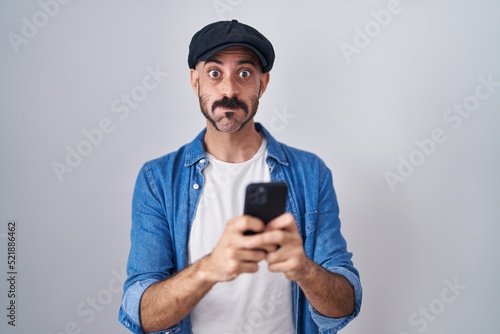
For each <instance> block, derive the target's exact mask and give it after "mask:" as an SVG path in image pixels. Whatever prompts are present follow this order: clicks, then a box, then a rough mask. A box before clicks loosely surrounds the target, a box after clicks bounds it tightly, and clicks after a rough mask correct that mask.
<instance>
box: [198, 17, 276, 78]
mask: <svg viewBox="0 0 500 334" xmlns="http://www.w3.org/2000/svg"><path fill="white" fill-rule="evenodd" d="M231 46H242V47H245V48H248V49H250V50H252V51H253V52H254V53H255V54H256V55H257V57H258V58H259V60H260V64H261V65H262V72H264V73H266V72H269V71H270V70H271V68H272V67H273V63H274V49H273V45H272V44H271V42H269V40H268V39H267V38H266V37H265V36H264V35H262V34H261V33H260V32H258V31H257V30H256V29H254V28H252V27H250V26H248V25H246V24H243V23H240V22H238V21H237V20H232V21H219V22H215V23H211V24H209V25H207V26H206V27H204V28H203V29H201V30H200V31H198V32H197V33H196V34H194V36H193V38H192V39H191V43H190V44H189V55H188V65H189V68H195V66H196V63H197V62H199V61H203V60H207V59H208V58H210V57H211V56H213V55H214V54H216V53H217V52H219V51H222V50H224V49H226V48H228V47H231Z"/></svg>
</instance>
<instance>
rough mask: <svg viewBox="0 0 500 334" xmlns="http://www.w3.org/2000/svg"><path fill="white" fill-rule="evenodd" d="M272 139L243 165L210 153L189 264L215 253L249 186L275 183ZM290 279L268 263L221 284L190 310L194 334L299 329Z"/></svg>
mask: <svg viewBox="0 0 500 334" xmlns="http://www.w3.org/2000/svg"><path fill="white" fill-rule="evenodd" d="M266 147H267V143H266V141H265V139H263V140H262V145H261V146H260V148H259V150H258V151H257V153H256V154H255V155H254V156H253V157H252V158H251V159H250V160H248V161H245V162H242V163H227V162H223V161H219V160H217V159H216V158H215V157H213V156H211V155H207V157H208V165H207V166H206V167H205V169H204V170H203V176H204V179H205V185H204V187H203V190H202V193H201V197H200V202H199V204H198V209H197V211H196V216H195V218H194V221H193V225H192V227H191V233H190V237H189V245H188V255H189V261H190V263H193V262H196V261H198V260H199V259H200V258H202V257H203V256H205V255H207V254H208V253H210V252H212V250H213V249H214V247H215V246H216V244H217V242H218V241H219V239H220V237H221V236H222V233H223V231H224V228H225V225H226V222H227V221H228V220H229V219H230V218H232V217H235V216H238V215H241V214H242V213H243V205H244V197H245V188H246V186H247V185H248V184H249V183H252V182H268V181H270V175H269V167H268V166H267V164H266V156H267V149H266ZM292 309H293V307H292V289H291V282H290V281H289V280H288V279H287V278H286V277H285V275H284V274H283V273H272V272H270V271H269V270H268V269H267V262H266V261H261V262H260V263H259V271H258V272H256V273H253V274H250V273H248V274H246V273H245V274H241V275H239V276H238V277H237V278H236V279H234V280H232V281H229V282H221V283H217V284H216V285H215V286H214V287H213V288H212V289H211V290H210V291H209V292H208V293H207V294H206V295H205V296H204V297H203V298H202V300H201V301H200V302H199V303H198V305H197V306H196V307H195V308H194V309H193V310H192V311H191V314H190V317H191V325H192V330H193V333H195V334H197V333H204V334H211V333H213V334H240V333H245V334H249V333H259V334H267V333H269V334H271V333H272V334H275V333H287V334H288V333H294V326H293V313H292Z"/></svg>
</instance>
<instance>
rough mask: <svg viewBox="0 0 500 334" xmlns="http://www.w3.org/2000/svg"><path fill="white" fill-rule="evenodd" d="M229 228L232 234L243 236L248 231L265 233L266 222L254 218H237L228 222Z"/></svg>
mask: <svg viewBox="0 0 500 334" xmlns="http://www.w3.org/2000/svg"><path fill="white" fill-rule="evenodd" d="M228 227H229V228H230V229H231V231H232V232H237V233H240V234H243V233H244V232H246V231H252V232H254V233H259V232H262V231H264V228H265V225H264V222H263V221H262V220H260V219H258V218H255V217H252V216H247V215H243V216H237V217H234V218H232V219H231V220H229V221H228Z"/></svg>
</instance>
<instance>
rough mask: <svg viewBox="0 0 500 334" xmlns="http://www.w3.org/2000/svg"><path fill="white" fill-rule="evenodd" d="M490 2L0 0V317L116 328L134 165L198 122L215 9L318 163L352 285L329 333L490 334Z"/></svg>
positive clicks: (274, 111) (495, 166) (498, 146)
mask: <svg viewBox="0 0 500 334" xmlns="http://www.w3.org/2000/svg"><path fill="white" fill-rule="evenodd" d="M499 13H500V2H499V1H498V0H482V1H472V0H459V1H452V0H446V1H445V0H443V1H430V0H413V1H411V0H401V1H395V0H389V1H387V0H382V1H379V0H377V1H326V0H324V1H263V0H255V1H253V0H216V1H212V0H208V1H201V0H189V1H153V0H150V1H125V0H111V1H78V0H73V1H69V0H65V1H63V0H40V1H7V0H3V1H0V35H1V40H0V108H1V121H0V166H1V176H0V192H1V195H0V196H1V201H0V249H1V252H0V263H1V266H0V268H1V270H2V272H1V274H0V279H1V282H2V283H1V285H0V287H1V288H0V305H1V307H0V309H1V310H2V311H1V313H2V314H1V317H0V319H2V320H1V323H0V331H1V332H2V333H43V334H49V333H52V334H56V333H58V334H59V333H89V334H90V333H126V332H127V331H126V330H125V329H124V328H122V327H121V325H120V324H119V323H118V321H117V313H118V308H119V304H120V298H121V293H122V287H121V285H122V282H123V279H124V269H125V265H126V260H127V257H128V251H129V245H130V244H129V232H130V224H131V222H130V204H131V196H132V190H133V187H134V183H135V178H136V176H137V173H138V171H139V168H140V167H141V165H142V164H143V163H144V162H145V161H148V160H150V159H153V158H156V157H159V156H161V155H163V154H166V153H168V152H171V151H173V150H176V149H177V148H179V147H180V146H181V145H183V144H185V143H187V142H188V141H190V140H192V138H193V137H194V136H195V135H196V134H197V133H198V132H199V131H200V130H201V129H202V128H203V127H204V125H205V120H204V118H203V116H202V115H201V113H200V111H199V106H198V101H197V98H196V96H195V95H194V94H193V92H192V90H191V88H190V85H189V80H188V79H189V70H188V66H187V53H188V44H189V41H190V39H191V37H192V35H193V34H194V33H195V32H196V31H198V30H199V29H200V28H201V27H203V26H204V25H206V24H208V23H211V22H214V21H218V20H223V19H224V20H228V19H233V18H234V19H238V20H239V21H241V22H243V23H247V24H250V25H252V26H254V27H256V28H257V29H258V30H259V31H261V32H262V33H263V34H264V35H266V36H267V37H268V38H269V39H270V40H271V41H272V43H273V44H274V47H275V51H276V62H275V67H274V69H273V70H272V72H271V82H270V85H269V87H268V90H267V91H266V93H265V95H264V97H263V98H262V100H261V104H260V108H259V112H258V114H257V116H256V119H257V121H259V122H261V123H263V124H264V125H265V126H266V127H267V128H268V129H269V130H270V131H271V132H272V133H273V135H274V136H275V137H276V138H277V139H278V140H280V141H283V142H285V143H287V144H289V145H291V146H295V147H298V148H302V149H305V150H309V151H313V152H315V153H317V154H318V155H319V156H320V157H321V158H322V159H323V160H324V161H325V162H326V163H327V165H328V166H329V167H330V168H331V169H332V171H333V175H334V182H335V188H336V191H337V194H338V199H339V204H340V214H341V220H342V229H343V233H344V236H345V237H346V238H347V241H348V247H349V250H350V251H352V252H353V253H354V257H353V261H354V263H355V265H356V266H357V268H358V269H359V271H360V274H361V279H362V283H363V287H364V299H363V306H362V310H361V314H360V315H359V317H358V318H357V319H355V320H354V321H353V322H352V323H351V324H350V325H349V326H348V327H347V328H346V329H344V330H342V333H346V334H349V333H351V334H353V333H384V334H385V333H387V334H414V333H429V334H431V333H439V334H441V333H485V334H486V333H499V331H500V325H499V324H498V313H499V311H500V307H499V306H498V305H499V304H498V300H499V299H500V285H499V284H498V280H497V278H498V276H499V274H500V269H499V263H500V261H499V254H500V246H499V243H498V242H497V239H498V237H499V236H500V227H499V226H500V224H499V217H500V212H499V210H500V209H499V208H500V206H499V205H498V204H499V203H498V202H499V198H500V182H499V180H500V177H499V173H498V171H499V167H500V163H499V162H500V141H499V125H500V115H499V111H500V61H499V59H500V20H499ZM9 222H10V223H11V224H10V225H9ZM13 222H15V223H16V225H15V227H16V230H15V237H16V240H15V245H14V243H12V241H11V244H9V237H11V236H12V235H13V233H11V235H9V233H8V228H9V226H10V227H12V226H13V224H12V223H13ZM11 239H12V238H11ZM9 247H11V249H10V250H11V251H13V250H14V248H15V261H16V262H15V264H14V267H13V269H14V272H16V274H14V275H12V274H8V272H11V271H12V270H11V268H9V267H8V266H7V264H8V260H9V257H8V253H9ZM12 247H13V248H12ZM11 260H12V258H11ZM11 264H12V263H11ZM11 276H14V279H13V280H11V281H8V279H10V278H11ZM11 283H12V284H11ZM9 291H10V293H9ZM12 292H14V293H15V297H14V296H12ZM11 302H13V303H14V304H13V305H15V312H11V311H12V307H11V306H10V305H12V304H11ZM8 308H11V310H9V309H8ZM13 314H14V316H12V315H13ZM266 316H272V314H266V312H265V310H261V313H260V318H259V317H257V318H256V319H263V318H264V317H266ZM12 319H15V320H14V321H15V322H13V320H12ZM9 322H11V324H9ZM12 324H15V327H13V326H12ZM259 325H260V323H259V322H258V321H254V323H253V326H254V327H253V329H254V333H258V332H259Z"/></svg>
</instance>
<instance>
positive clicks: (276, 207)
mask: <svg viewBox="0 0 500 334" xmlns="http://www.w3.org/2000/svg"><path fill="white" fill-rule="evenodd" d="M287 195H288V186H287V185H286V183H284V182H265V183H250V184H249V185H248V186H247V188H246V191H245V208H244V212H243V214H245V215H249V216H253V217H257V218H260V219H261V220H262V221H263V222H264V224H267V223H269V222H270V221H271V220H273V219H274V218H276V217H278V216H279V215H281V214H283V213H284V212H285V205H286V197H287ZM244 234H245V235H248V234H254V232H253V231H246V232H245V233H244Z"/></svg>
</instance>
